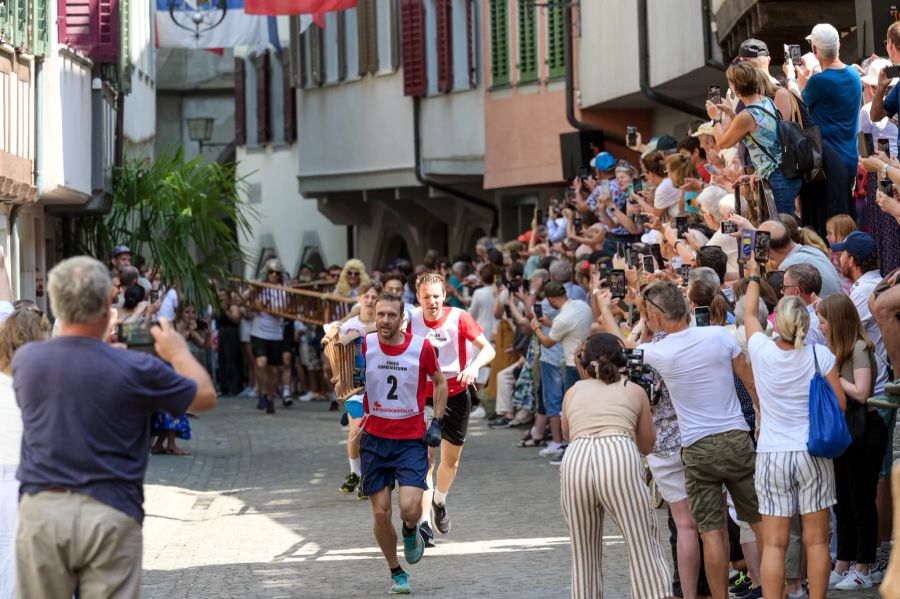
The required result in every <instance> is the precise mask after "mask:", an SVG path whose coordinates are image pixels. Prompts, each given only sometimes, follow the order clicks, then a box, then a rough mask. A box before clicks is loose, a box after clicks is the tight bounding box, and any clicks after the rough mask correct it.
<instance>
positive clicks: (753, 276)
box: [747, 275, 760, 283]
mask: <svg viewBox="0 0 900 599" xmlns="http://www.w3.org/2000/svg"><path fill="white" fill-rule="evenodd" d="M747 280H748V281H750V282H751V283H759V282H760V280H759V277H757V276H756V275H751V276H749V277H747Z"/></svg>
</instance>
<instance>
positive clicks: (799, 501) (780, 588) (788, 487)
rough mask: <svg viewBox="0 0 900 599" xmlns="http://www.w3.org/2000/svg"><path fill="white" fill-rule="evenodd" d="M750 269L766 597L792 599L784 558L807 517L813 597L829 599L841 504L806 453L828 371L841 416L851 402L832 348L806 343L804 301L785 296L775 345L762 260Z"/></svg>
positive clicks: (826, 467) (748, 320)
mask: <svg viewBox="0 0 900 599" xmlns="http://www.w3.org/2000/svg"><path fill="white" fill-rule="evenodd" d="M745 268H746V273H747V275H748V279H749V282H748V284H747V293H746V295H745V296H744V326H745V328H746V332H747V350H748V352H749V354H750V361H751V363H752V364H753V380H754V382H755V384H756V393H757V395H758V396H759V407H760V408H761V410H760V411H761V419H760V428H759V431H760V433H759V439H758V444H757V447H756V476H755V486H756V492H757V495H758V497H759V512H760V514H761V515H762V528H763V535H762V537H763V548H762V584H763V589H764V596H765V597H766V598H767V599H769V598H776V597H777V598H779V599H780V598H781V597H783V595H784V584H785V580H784V555H785V551H786V550H787V545H788V539H789V536H790V527H791V518H792V516H793V515H794V514H795V513H796V512H798V511H799V513H800V518H801V521H802V524H803V545H804V547H805V548H806V555H807V575H808V579H809V596H810V598H811V599H824V598H825V594H826V593H827V592H828V577H829V571H830V569H831V553H830V548H829V540H830V525H831V510H830V509H829V508H830V507H831V506H832V505H834V504H835V503H836V501H837V499H836V489H835V479H834V465H833V464H832V461H831V460H829V459H826V458H820V457H815V456H811V455H810V454H809V452H808V451H807V448H806V442H807V439H808V437H809V385H810V381H812V378H813V376H814V375H815V374H816V372H821V373H822V375H823V376H825V378H826V379H827V380H828V382H829V384H830V385H831V387H832V388H833V389H834V392H835V394H836V395H837V399H838V402H839V404H840V407H841V410H843V409H844V407H845V403H846V398H845V395H844V390H843V388H842V386H841V383H840V381H839V378H838V367H837V361H836V359H835V356H834V354H832V353H831V352H830V351H829V350H828V348H827V347H825V346H822V345H805V344H804V340H805V338H806V335H807V333H808V332H809V312H807V309H806V305H805V304H804V303H803V301H802V300H801V299H800V298H798V297H795V296H785V297H783V298H782V299H781V301H779V302H778V305H777V306H776V308H775V323H776V328H777V329H778V333H779V335H780V336H779V337H778V339H777V340H773V339H770V338H768V337H767V336H766V334H765V331H764V330H763V328H762V325H761V324H760V321H759V318H758V316H757V311H758V305H759V290H760V278H759V263H758V262H757V261H756V260H755V257H754V259H751V260H748V261H747V264H746V267H745ZM882 447H883V445H882Z"/></svg>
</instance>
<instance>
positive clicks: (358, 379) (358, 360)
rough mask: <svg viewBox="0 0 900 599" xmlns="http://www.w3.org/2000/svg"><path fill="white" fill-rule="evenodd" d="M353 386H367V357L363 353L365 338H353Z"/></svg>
mask: <svg viewBox="0 0 900 599" xmlns="http://www.w3.org/2000/svg"><path fill="white" fill-rule="evenodd" d="M353 346H354V347H353V386H354V387H365V386H366V357H365V356H364V355H363V347H362V346H363V338H362V337H357V338H356V339H354V340H353Z"/></svg>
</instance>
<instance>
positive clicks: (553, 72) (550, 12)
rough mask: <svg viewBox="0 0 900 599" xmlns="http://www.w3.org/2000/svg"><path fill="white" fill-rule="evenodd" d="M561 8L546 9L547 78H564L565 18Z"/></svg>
mask: <svg viewBox="0 0 900 599" xmlns="http://www.w3.org/2000/svg"><path fill="white" fill-rule="evenodd" d="M563 10H565V9H564V8H563V7H562V6H553V7H548V8H547V67H548V70H549V78H550V79H555V78H558V77H565V76H566V46H565V18H564V16H563Z"/></svg>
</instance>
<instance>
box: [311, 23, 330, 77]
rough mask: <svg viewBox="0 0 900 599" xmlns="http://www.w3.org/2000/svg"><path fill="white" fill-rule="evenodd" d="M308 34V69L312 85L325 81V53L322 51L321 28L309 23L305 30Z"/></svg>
mask: <svg viewBox="0 0 900 599" xmlns="http://www.w3.org/2000/svg"><path fill="white" fill-rule="evenodd" d="M306 34H307V35H308V36H309V71H310V73H309V74H310V79H311V82H312V84H313V85H322V83H324V82H325V53H324V52H323V48H322V44H323V40H322V30H321V29H319V26H318V25H315V24H313V25H310V26H309V29H307V30H306Z"/></svg>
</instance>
